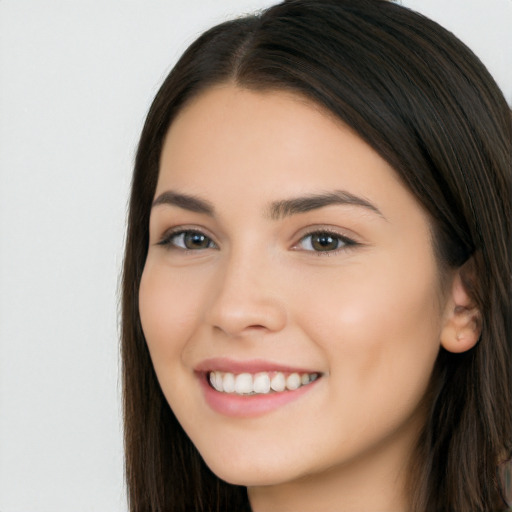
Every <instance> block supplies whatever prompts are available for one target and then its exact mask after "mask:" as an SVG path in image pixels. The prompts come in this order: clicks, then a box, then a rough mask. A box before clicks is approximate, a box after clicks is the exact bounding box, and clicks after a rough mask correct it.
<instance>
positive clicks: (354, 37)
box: [122, 0, 512, 512]
mask: <svg viewBox="0 0 512 512" xmlns="http://www.w3.org/2000/svg"><path fill="white" fill-rule="evenodd" d="M222 82H233V83H236V84H237V85H239V86H241V87H246V88H251V89H287V90H291V91H294V92H296V93H298V94H301V95H303V96H305V97H307V98H309V99H310V100H311V101H313V102H316V103H318V104H320V105H322V106H323V107H325V108H327V109H328V110H329V111H331V112H332V113H333V114H334V115H336V116H337V117H338V118H339V119H341V120H342V121H343V122H344V123H346V124H347V125H349V126H351V127H352V128H353V129H354V130H355V131H356V132H357V133H358V134H359V136H360V137H362V138H363V139H364V140H365V141H366V142H367V143H368V144H370V145H371V146H372V147H373V148H374V149H375V150H376V151H377V152H378V153H379V154H380V155H381V156H382V157H383V158H384V159H385V160H387V161H388V162H389V163H390V164H391V165H392V166H393V167H394V169H395V170H396V172H397V174H398V175H399V176H400V177H401V179H402V180H403V182H404V183H405V184H406V186H407V187H408V188H409V189H410V190H411V191H412V193H413V194H414V195H415V196H416V198H417V199H418V201H419V202H420V203H421V204H422V205H423V207H424V208H425V209H426V211H427V212H429V214H430V217H431V220H432V225H433V230H434V233H435V240H434V244H435V249H436V252H437V256H438V261H439V267H440V269H443V268H444V269H446V268H457V267H459V266H461V265H463V264H464V263H467V262H468V261H469V262H470V263H471V266H472V275H473V276H476V277H475V278H474V279H473V280H468V282H467V283H466V284H467V286H468V288H469V291H470V293H471V294H472V295H473V296H474V300H475V301H476V302H477V304H478V305H479V307H480V310H481V313H482V335H481V339H480V341H479V343H478V344H477V346H476V347H475V348H473V349H472V350H470V351H468V352H466V353H464V354H451V353H448V352H446V351H444V350H443V349H441V351H440V353H439V357H438V360H437V362H436V365H435V369H434V373H433V376H432V383H431V389H430V392H429V414H428V419H427V422H426V424H425V426H424V429H423V432H422V434H421V436H420V439H419V441H418V445H417V448H416V451H415V454H414V457H413V462H412V464H411V473H410V474H411V478H410V495H411V505H410V510H411V511H414V512H433V511H435V512H443V511H445V512H448V511H451V512H454V511H455V512H478V511H482V512H483V511H491V510H497V509H499V508H500V497H499V489H498V485H497V481H496V467H497V464H498V463H499V462H500V461H501V460H502V459H503V458H506V457H507V456H508V455H510V453H511V450H512V397H511V389H512V347H511V344H512V328H511V318H512V311H511V276H512V269H511V264H512V263H511V262H512V254H511V240H512V238H511V237H512V227H511V222H512V209H511V188H512V183H511V167H512V158H511V141H512V126H511V119H510V113H509V109H508V106H507V104H506V102H505V100H504V98H503V95H502V94H501V92H500V90H499V88H498V87H497V85H496V84H495V82H494V80H493V79H492V78H491V76H490V75H489V73H488V72H487V70H486V69H485V67H484V66H483V64H482V63H481V62H480V61H479V60H478V59H477V58H476V57H475V55H474V54H473V53H472V52H471V51H470V50H469V49H468V48H467V47H466V46H465V45H464V44H463V43H461V42H460V41H459V40H458V39H456V38H455V37H454V36H453V35H452V34H451V33H449V32H447V31H446V30H444V29H443V28H442V27H440V26H439V25H437V24H436V23H434V22H432V21H430V20H428V19H426V18H424V17H422V16H421V15H419V14H417V13H414V12H412V11H410V10H408V9H406V8H403V7H401V6H398V5H396V4H393V3H392V2H389V1H387V0H289V1H285V2H283V3H282V4H279V5H276V6H275V7H272V8H270V9H268V10H266V11H264V12H262V13H261V14H259V15H254V16H248V17H245V18H241V19H237V20H234V21H230V22H226V23H223V24H221V25H219V26H216V27H214V28H212V29H211V30H209V31H208V32H206V33H205V34H203V35H202V36H201V37H200V38H199V39H198V40H197V41H195V42H194V43H193V44H192V45H191V46H190V48H189V49H188V50H187V51H186V52H185V54H184V55H183V57H182V58H181V59H180V61H179V62H178V63H177V65H176V66H175V67H174V69H173V70H172V71H171V73H170V74H169V76H168V77H167V79H166V80H165V82H164V84H163V85H162V87H161V89H160V91H159V92H158V94H157V96H156V98H155V100H154V102H153V104H152V106H151V109H150V111H149V114H148V116H147V120H146V123H145V126H144V129H143V132H142V136H141V139H140V144H139V147H138V153H137V157H136V163H135V170H134V175H133V183H132V192H131V199H130V210H129V220H128V233H127V240H126V254H125V262H124V273H123V292H122V293H123V295H122V363H123V391H124V419H125V451H126V477H127V484H128V496H129V504H130V510H131V511H132V512H135V511H137V512H139V511H154V512H155V511H161V512H163V511H189V510H194V511H221V510H230V511H242V510H249V508H250V507H249V504H248V500H247V495H246V492H245V489H244V488H241V487H236V486H232V485H229V484H227V483H225V482H223V481H221V480H220V479H218V478H217V477H216V476H215V475H213V474H212V473H211V472H210V470H209V469H208V468H207V467H206V465H205V464H204V462H203V461H202V459H201V457H200V455H199V454H198V452H197V450H196V449H195V447H194V446H193V444H192V443H191V441H190V440H189V439H188V437H187V436H186V434H185V433H184V432H183V430H182V428H181V427H180V425H179V423H178V422H177V420H176V418H175V417H174V415H173V412H172V410H171V409H170V407H169V405H168V404H167V402H166V400H165V398H164V396H163V394H162V392H161V390H160V387H159V384H158V382H157V379H156V376H155V373H154V371H153V367H152V364H151V360H150V357H149V353H148V349H147V346H146V342H145V339H144V335H143V332H142V329H141V324H140V318H139V310H138V294H139V283H140V279H141V274H142V270H143V267H144V263H145V258H146V254H147V249H148V224H149V212H150V206H151V202H152V200H153V195H154V192H155V188H156V183H157V179H158V169H159V158H160V153H161V149H162V143H163V139H164V136H165V134H166V132H167V130H168V128H169V125H170V124H171V123H172V121H173V119H174V117H175V116H176V114H177V113H178V112H179V111H180V109H182V108H183V106H184V105H185V104H186V103H187V102H188V101H190V99H191V98H192V97H194V96H196V95H198V94H200V93H201V91H203V90H205V89H206V88H208V87H209V86H212V85H214V84H218V83H222ZM501 504H502V505H501V506H503V502H501Z"/></svg>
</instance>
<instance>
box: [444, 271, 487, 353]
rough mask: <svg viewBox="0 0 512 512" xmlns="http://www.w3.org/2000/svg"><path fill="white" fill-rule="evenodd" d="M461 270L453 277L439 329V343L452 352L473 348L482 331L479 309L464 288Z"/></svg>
mask: <svg viewBox="0 0 512 512" xmlns="http://www.w3.org/2000/svg"><path fill="white" fill-rule="evenodd" d="M461 272H462V269H460V270H459V271H457V273H456V275H455V277H454V279H453V282H452V288H451V293H450V297H449V299H448V301H447V304H446V310H445V320H444V325H443V328H442V331H441V345H442V346H443V347H444V348H445V349H446V350H447V351H448V352H453V353H461V352H466V351H467V350H470V349H471V348H473V347H474V346H475V345H476V344H477V342H478V340H479V339H480V334H481V332H482V316H481V312H480V309H479V307H478V306H477V304H476V303H475V301H474V299H473V298H472V297H471V296H470V295H469V293H468V291H467V290H466V287H465V286H464V283H463V279H462V276H461Z"/></svg>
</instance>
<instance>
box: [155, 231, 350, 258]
mask: <svg viewBox="0 0 512 512" xmlns="http://www.w3.org/2000/svg"><path fill="white" fill-rule="evenodd" d="M187 235H198V236H200V237H204V238H205V239H206V240H208V247H204V248H196V249H189V248H187V247H182V246H180V245H177V244H176V242H175V240H176V239H177V238H178V237H183V243H185V239H184V237H185V236H187ZM314 235H324V236H328V237H330V238H332V239H334V240H337V242H338V247H336V248H335V249H332V250H326V251H315V250H314V249H305V252H314V253H316V254H317V255H318V256H331V255H333V254H338V253H339V252H341V251H346V250H347V249H350V248H353V247H355V246H357V245H360V244H359V243H358V242H356V241H355V240H353V239H351V238H348V237H346V236H343V235H340V234H339V233H337V232H336V231H333V230H329V229H315V230H314V231H310V232H309V233H306V234H304V235H303V236H302V237H301V239H300V240H299V242H298V243H297V244H295V245H294V246H293V249H296V250H300V248H298V247H299V246H300V245H301V244H302V243H304V241H305V240H306V239H308V238H311V237H313V236H314ZM340 244H341V245H340ZM157 245H160V246H164V247H167V248H169V249H175V250H182V251H185V252H194V251H202V250H206V249H212V248H213V249H216V248H218V246H217V244H215V242H214V241H213V240H212V239H211V238H210V237H209V236H208V235H206V234H204V233H203V232H202V231H199V230H197V229H177V230H174V231H171V232H168V233H167V234H166V235H165V236H164V238H163V239H162V240H161V241H160V242H158V243H157ZM212 245H213V247H212ZM309 245H310V246H311V247H312V244H311V242H310V244H309Z"/></svg>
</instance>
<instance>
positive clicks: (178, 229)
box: [155, 225, 219, 252]
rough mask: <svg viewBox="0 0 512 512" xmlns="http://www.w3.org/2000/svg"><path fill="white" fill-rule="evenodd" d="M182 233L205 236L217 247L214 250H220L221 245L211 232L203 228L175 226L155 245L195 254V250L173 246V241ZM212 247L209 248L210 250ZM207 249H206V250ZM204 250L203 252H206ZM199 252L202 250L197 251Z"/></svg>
mask: <svg viewBox="0 0 512 512" xmlns="http://www.w3.org/2000/svg"><path fill="white" fill-rule="evenodd" d="M182 233H197V234H200V235H204V236H205V237H206V238H208V239H209V240H210V241H211V242H212V243H213V245H214V246H215V247H213V248H214V249H218V248H219V244H218V243H217V242H216V241H215V238H214V237H213V236H212V235H211V234H210V233H209V231H208V230H207V229H206V228H203V227H202V226H187V225H184V226H175V227H173V228H170V229H167V230H165V232H164V233H163V235H161V236H160V237H159V239H158V241H157V242H156V243H155V245H159V246H163V247H167V248H172V249H177V250H182V251H184V252H193V251H194V249H183V248H182V247H179V246H177V245H174V244H172V242H171V240H172V238H173V237H175V236H177V235H180V234H182ZM209 248H210V247H208V249H209ZM205 249H206V248H205ZM205 249H202V250H205ZM196 250H197V251H199V250H201V249H196Z"/></svg>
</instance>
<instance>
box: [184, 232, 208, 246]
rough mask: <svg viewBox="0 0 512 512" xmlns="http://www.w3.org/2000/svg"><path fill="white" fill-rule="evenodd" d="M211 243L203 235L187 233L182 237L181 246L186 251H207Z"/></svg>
mask: <svg viewBox="0 0 512 512" xmlns="http://www.w3.org/2000/svg"><path fill="white" fill-rule="evenodd" d="M211 242H212V241H211V240H210V239H209V238H208V237H207V236H206V235H204V234H203V233H198V232H195V231H187V232H185V233H184V235H183V244H184V246H185V248H186V249H208V247H210V244H211Z"/></svg>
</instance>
